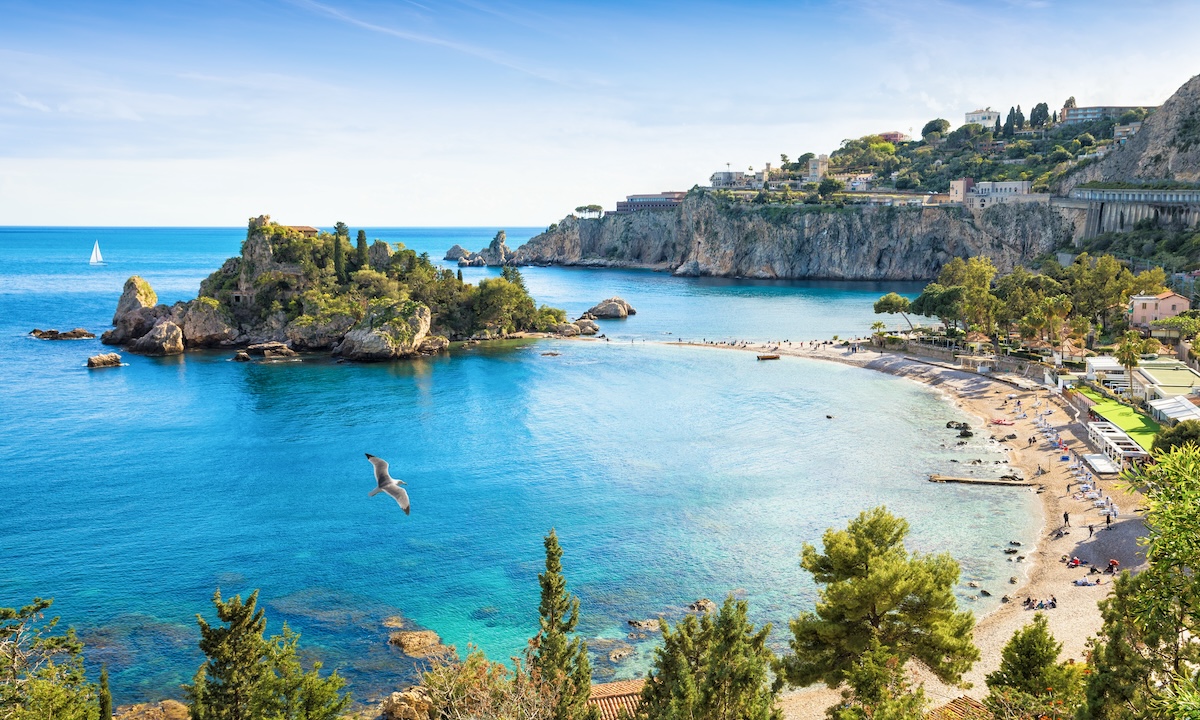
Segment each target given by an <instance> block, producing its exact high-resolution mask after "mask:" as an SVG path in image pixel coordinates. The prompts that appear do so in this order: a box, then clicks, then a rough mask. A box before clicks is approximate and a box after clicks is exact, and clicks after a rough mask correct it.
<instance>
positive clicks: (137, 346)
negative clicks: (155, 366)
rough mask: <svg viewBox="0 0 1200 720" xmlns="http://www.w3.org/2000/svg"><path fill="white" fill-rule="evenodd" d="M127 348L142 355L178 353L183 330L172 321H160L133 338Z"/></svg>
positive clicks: (181, 347) (181, 346) (181, 345)
mask: <svg viewBox="0 0 1200 720" xmlns="http://www.w3.org/2000/svg"><path fill="white" fill-rule="evenodd" d="M129 349H130V350H132V351H133V352H135V353H140V354H142V355H178V354H179V353H181V352H183V330H181V329H180V328H179V326H178V325H176V324H175V323H173V322H170V321H167V322H161V323H159V324H158V325H155V326H154V327H153V328H151V330H150V332H148V333H146V334H145V335H143V336H141V337H140V338H138V339H137V340H134V341H133V344H132V345H130V346H129Z"/></svg>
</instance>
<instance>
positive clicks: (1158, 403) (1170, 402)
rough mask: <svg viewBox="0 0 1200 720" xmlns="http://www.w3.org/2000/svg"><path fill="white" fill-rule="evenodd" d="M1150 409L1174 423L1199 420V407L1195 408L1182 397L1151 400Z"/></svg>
mask: <svg viewBox="0 0 1200 720" xmlns="http://www.w3.org/2000/svg"><path fill="white" fill-rule="evenodd" d="M1150 407H1152V408H1154V409H1155V410H1157V411H1159V412H1160V413H1162V414H1163V415H1165V416H1166V417H1168V418H1170V419H1171V420H1175V421H1176V422H1179V421H1182V420H1200V407H1196V406H1195V405H1193V404H1192V403H1191V401H1189V400H1188V399H1187V398H1186V397H1185V396H1183V395H1175V396H1173V397H1166V398H1160V399H1158V400H1151V401H1150Z"/></svg>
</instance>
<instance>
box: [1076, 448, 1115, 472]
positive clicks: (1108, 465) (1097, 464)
mask: <svg viewBox="0 0 1200 720" xmlns="http://www.w3.org/2000/svg"><path fill="white" fill-rule="evenodd" d="M1081 457H1082V458H1083V461H1084V462H1085V463H1087V464H1088V467H1090V468H1091V469H1092V471H1093V472H1095V473H1096V474H1097V475H1115V474H1117V473H1119V472H1121V468H1120V467H1118V466H1117V465H1114V464H1113V461H1112V460H1109V459H1108V456H1107V455H1104V454H1101V453H1090V454H1088V455H1082V456H1081Z"/></svg>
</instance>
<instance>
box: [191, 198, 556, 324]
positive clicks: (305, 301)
mask: <svg viewBox="0 0 1200 720" xmlns="http://www.w3.org/2000/svg"><path fill="white" fill-rule="evenodd" d="M264 242H265V244H266V247H268V248H269V249H270V263H265V262H264V259H263V258H262V257H261V255H262V254H263V253H262V244H263V243H264ZM264 266H269V268H270V269H267V270H265V271H261V269H262V268H263V267H264ZM252 267H258V268H260V272H258V273H257V274H253V271H252V270H251V268H252ZM251 275H253V276H251ZM248 287H249V289H250V292H249V293H248V294H249V295H251V296H252V298H253V300H252V302H250V303H249V304H248V305H246V306H243V305H240V304H238V303H236V302H235V301H234V293H235V292H239V291H241V292H245V291H246V289H247V288H248ZM200 295H201V296H202V297H207V298H211V299H213V301H214V302H216V303H219V305H220V306H221V307H222V308H223V309H224V310H225V311H226V312H227V313H228V314H229V315H231V316H233V317H237V318H240V319H244V320H247V321H249V322H254V323H269V322H277V323H279V324H280V325H286V324H288V323H298V324H300V325H304V324H319V325H327V324H331V323H333V324H335V325H341V326H344V327H349V326H350V325H352V324H353V323H355V322H358V321H361V320H362V319H363V318H364V317H366V316H367V314H368V312H369V310H370V308H371V304H372V303H375V304H376V305H377V306H384V305H390V306H396V305H397V304H398V303H403V302H405V301H412V302H417V303H421V304H424V305H426V306H427V307H428V308H429V309H430V312H431V314H432V322H431V332H433V333H434V334H438V335H445V336H447V337H449V338H451V339H456V338H465V337H470V336H473V335H476V334H478V333H481V332H484V331H487V332H490V333H492V334H500V333H510V332H517V331H526V330H537V331H545V330H549V329H551V328H552V327H553V326H554V325H556V324H558V323H561V322H564V321H565V320H566V315H565V313H563V311H561V310H558V309H556V308H551V307H547V306H545V305H543V306H541V307H540V308H539V307H537V306H536V305H535V304H534V301H533V298H531V297H530V295H529V292H528V290H527V289H526V287H525V283H524V281H523V279H522V277H521V274H520V272H519V271H518V270H517V269H516V268H515V267H506V268H504V269H503V271H502V276H501V277H498V278H489V279H485V280H481V281H480V282H479V283H478V284H477V285H472V284H469V283H464V282H463V281H462V277H461V275H460V274H459V273H456V272H454V271H453V270H443V269H438V268H437V267H436V266H435V265H434V264H433V263H432V262H431V261H430V258H429V256H428V254H426V253H422V254H417V253H416V252H415V251H414V250H410V249H408V248H406V247H404V245H403V244H402V243H398V244H397V245H396V246H395V247H394V248H393V247H392V246H389V245H388V244H387V243H384V242H383V241H381V240H376V241H375V242H374V244H373V245H370V246H368V244H367V236H366V233H365V232H364V231H361V230H360V231H359V232H358V237H357V247H354V246H351V243H350V229H349V228H348V227H346V226H345V225H344V224H343V223H338V224H337V226H336V230H335V231H334V232H333V233H328V232H321V233H319V234H317V235H316V236H307V235H304V234H303V233H301V232H299V231H297V230H295V229H292V228H289V227H285V226H282V225H278V224H275V223H271V222H266V223H265V224H264V223H260V222H258V221H257V220H252V221H251V224H250V228H249V230H248V231H247V238H246V241H245V242H244V243H243V244H242V256H241V257H238V258H231V259H230V260H228V261H226V263H225V265H224V266H223V267H222V268H221V269H220V270H218V271H217V272H214V273H213V274H212V275H210V276H209V277H208V278H207V279H206V280H204V282H203V283H202V284H201V286H200Z"/></svg>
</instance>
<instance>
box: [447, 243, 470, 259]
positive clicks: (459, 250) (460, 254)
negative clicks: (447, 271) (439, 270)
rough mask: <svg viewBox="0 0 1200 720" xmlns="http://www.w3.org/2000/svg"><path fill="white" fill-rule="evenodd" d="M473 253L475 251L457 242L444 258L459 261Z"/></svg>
mask: <svg viewBox="0 0 1200 720" xmlns="http://www.w3.org/2000/svg"><path fill="white" fill-rule="evenodd" d="M472 254H473V253H472V252H471V251H470V250H467V249H466V248H464V247H463V246H462V245H458V244H455V245H454V247H452V248H450V249H449V250H447V251H446V257H444V258H442V259H443V260H449V261H451V262H457V261H459V260H462V259H463V258H469V257H471V255H472Z"/></svg>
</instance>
